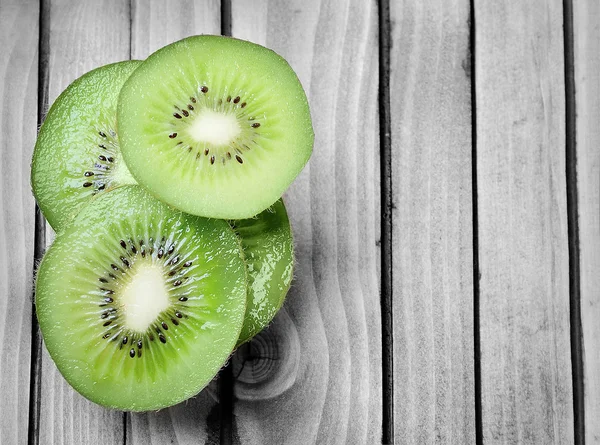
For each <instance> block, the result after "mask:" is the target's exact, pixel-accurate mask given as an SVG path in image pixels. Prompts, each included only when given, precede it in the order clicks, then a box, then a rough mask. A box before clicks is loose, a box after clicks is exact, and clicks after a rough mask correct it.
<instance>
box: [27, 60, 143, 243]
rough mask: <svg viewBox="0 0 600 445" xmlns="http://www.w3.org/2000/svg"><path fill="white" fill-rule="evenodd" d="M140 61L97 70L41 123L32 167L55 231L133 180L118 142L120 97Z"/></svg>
mask: <svg viewBox="0 0 600 445" xmlns="http://www.w3.org/2000/svg"><path fill="white" fill-rule="evenodd" d="M140 63H141V62H140V61H137V60H130V61H126V62H119V63H114V64H112V65H106V66H103V67H100V68H97V69H95V70H93V71H90V72H89V73H87V74H85V75H83V76H82V77H80V78H79V79H77V80H75V81H74V82H73V83H72V84H71V85H69V86H68V87H67V89H66V90H65V91H63V93H62V94H61V95H60V96H59V97H58V99H56V101H55V102H54V104H53V105H52V107H51V108H50V111H49V112H48V115H47V116H46V119H45V121H44V124H43V125H42V127H41V129H40V132H39V135H38V139H37V142H36V144H35V150H34V153H33V162H32V166H31V182H32V187H33V193H34V195H35V197H36V199H37V201H38V204H39V206H40V209H41V210H42V213H43V214H44V216H45V217H46V219H47V220H48V222H49V223H50V225H51V226H52V228H54V229H55V230H56V231H59V230H61V229H62V227H63V226H64V225H65V224H66V223H67V222H68V221H70V220H71V219H72V218H73V217H74V216H75V215H76V214H77V213H78V212H79V210H80V209H81V207H82V206H83V204H85V203H86V202H87V201H88V200H89V199H90V198H91V197H92V196H95V195H97V194H102V193H103V192H106V191H108V190H110V189H112V188H115V187H117V186H119V185H123V184H134V183H135V180H134V179H133V177H132V176H131V174H130V173H129V170H128V169H127V167H126V166H125V163H124V162H122V158H121V153H120V149H119V144H118V140H117V134H116V132H117V124H116V118H117V99H118V96H119V91H120V90H121V87H122V86H123V84H124V83H125V80H127V78H128V77H129V76H130V74H131V73H132V72H133V70H135V69H136V68H137V67H138V66H139V64H140Z"/></svg>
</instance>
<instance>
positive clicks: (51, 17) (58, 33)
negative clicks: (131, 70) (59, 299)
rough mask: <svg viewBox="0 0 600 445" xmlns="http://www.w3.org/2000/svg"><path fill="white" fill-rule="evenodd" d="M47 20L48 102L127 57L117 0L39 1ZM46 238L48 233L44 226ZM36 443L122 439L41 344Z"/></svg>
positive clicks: (109, 417) (114, 420) (122, 9)
mask: <svg viewBox="0 0 600 445" xmlns="http://www.w3.org/2000/svg"><path fill="white" fill-rule="evenodd" d="M44 6H45V7H46V8H45V9H44V15H43V17H42V18H43V20H47V21H49V24H48V25H47V26H48V29H49V34H50V41H49V43H48V45H49V46H48V47H49V55H48V56H49V57H48V64H49V65H48V79H49V85H48V96H49V103H50V104H51V103H52V102H53V101H54V99H56V97H57V96H58V95H59V94H60V93H61V92H62V91H63V90H64V88H66V87H67V85H68V84H69V83H71V82H72V81H73V80H75V79H76V78H77V77H79V76H81V75H83V74H84V73H86V72H87V71H89V70H91V69H93V68H96V67H98V66H101V65H104V64H107V63H111V62H117V61H119V60H126V59H129V7H128V4H127V3H124V2H121V1H118V0H103V1H97V2H79V1H76V0H50V1H48V2H46V3H44ZM47 233H48V234H49V236H47V239H48V243H49V242H50V241H51V239H52V238H53V236H52V234H51V229H50V226H47ZM41 373H42V375H41V382H42V383H41V385H42V387H41V406H40V422H39V424H40V429H39V441H40V443H57V444H58V443H60V444H62V443H86V444H87V443H89V444H95V443H98V444H117V443H122V442H123V435H124V425H123V424H124V422H123V414H122V413H121V412H118V411H111V410H107V409H104V408H102V407H100V406H98V405H96V404H94V403H92V402H89V401H88V400H87V399H85V398H83V397H82V396H81V395H79V394H78V393H77V392H76V391H74V390H73V389H72V388H71V387H70V386H69V385H68V384H67V383H66V381H65V380H64V379H63V377H62V376H61V375H60V373H59V372H58V370H57V369H56V366H55V365H54V363H53V362H52V359H51V358H50V356H49V355H48V353H47V351H46V349H45V348H44V349H43V351H42V366H41Z"/></svg>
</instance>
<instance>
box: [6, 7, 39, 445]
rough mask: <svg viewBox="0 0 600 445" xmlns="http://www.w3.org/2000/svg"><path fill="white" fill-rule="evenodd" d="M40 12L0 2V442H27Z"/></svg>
mask: <svg viewBox="0 0 600 445" xmlns="http://www.w3.org/2000/svg"><path fill="white" fill-rule="evenodd" d="M38 17H39V5H38V3H37V2H36V1H31V0H27V1H21V0H14V1H3V2H2V3H0V48H2V57H1V58H0V73H2V75H1V76H0V100H1V106H2V109H1V110H2V111H1V112H0V147H2V149H0V270H2V273H1V274H0V326H2V327H3V328H2V330H0V357H1V360H0V399H1V400H2V415H1V416H0V443H6V444H24V443H27V434H28V427H29V422H28V420H29V389H30V386H29V378H30V368H31V311H32V304H31V296H32V284H33V252H34V221H35V218H34V212H35V206H34V201H33V197H32V195H31V187H30V186H29V165H30V162H31V154H32V151H33V145H34V143H35V135H36V124H37V77H38V53H37V48H38ZM23 30H26V31H27V32H23Z"/></svg>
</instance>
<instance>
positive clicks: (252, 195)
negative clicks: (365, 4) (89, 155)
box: [117, 35, 314, 219]
mask: <svg viewBox="0 0 600 445" xmlns="http://www.w3.org/2000/svg"><path fill="white" fill-rule="evenodd" d="M117 116H118V117H117V119H118V122H119V130H120V131H119V141H120V145H121V150H122V152H123V156H124V158H125V161H126V162H127V166H128V167H129V169H130V170H131V173H132V174H133V176H134V177H135V179H136V180H137V181H138V182H139V183H140V184H142V185H143V186H145V187H147V188H148V189H149V190H150V192H151V193H152V194H153V195H155V196H157V197H158V198H160V199H161V200H163V201H165V202H166V203H168V204H170V205H172V206H174V207H177V208H179V209H181V210H183V211H186V212H188V213H192V214H195V215H202V216H207V217H214V218H224V219H241V218H249V217H251V216H254V215H256V214H258V213H260V212H261V211H262V210H264V209H266V208H267V207H269V206H270V205H272V204H273V203H274V202H275V201H277V199H279V198H280V197H281V195H282V194H283V192H284V191H285V190H286V189H287V187H288V186H289V185H290V184H291V182H292V181H293V180H294V178H295V177H296V176H297V175H298V174H299V172H300V171H301V170H302V168H303V167H304V165H305V164H306V162H307V161H308V158H309V157H310V154H311V152H312V146H313V139H314V135H313V129H312V123H311V118H310V112H309V108H308V102H307V99H306V95H305V93H304V90H303V89H302V86H301V85H300V82H299V81H298V78H297V76H296V74H295V73H294V71H293V70H292V68H291V67H290V66H289V64H288V63H287V62H286V61H285V60H284V59H283V58H282V57H281V56H279V55H277V54H276V53H275V52H273V51H271V50H269V49H266V48H264V47H262V46H260V45H256V44H254V43H250V42H246V41H243V40H237V39H233V38H230V37H220V36H207V35H204V36H194V37H188V38H186V39H183V40H180V41H178V42H175V43H173V44H171V45H168V46H166V47H164V48H162V49H160V50H158V51H157V52H155V53H154V54H152V55H150V56H149V57H148V59H146V60H145V61H144V62H143V63H142V64H141V65H140V67H139V68H138V69H137V70H136V71H135V72H134V73H133V74H132V75H131V77H130V78H129V79H128V80H127V81H126V82H125V85H124V86H123V89H122V90H121V93H120V96H119V104H118V111H117Z"/></svg>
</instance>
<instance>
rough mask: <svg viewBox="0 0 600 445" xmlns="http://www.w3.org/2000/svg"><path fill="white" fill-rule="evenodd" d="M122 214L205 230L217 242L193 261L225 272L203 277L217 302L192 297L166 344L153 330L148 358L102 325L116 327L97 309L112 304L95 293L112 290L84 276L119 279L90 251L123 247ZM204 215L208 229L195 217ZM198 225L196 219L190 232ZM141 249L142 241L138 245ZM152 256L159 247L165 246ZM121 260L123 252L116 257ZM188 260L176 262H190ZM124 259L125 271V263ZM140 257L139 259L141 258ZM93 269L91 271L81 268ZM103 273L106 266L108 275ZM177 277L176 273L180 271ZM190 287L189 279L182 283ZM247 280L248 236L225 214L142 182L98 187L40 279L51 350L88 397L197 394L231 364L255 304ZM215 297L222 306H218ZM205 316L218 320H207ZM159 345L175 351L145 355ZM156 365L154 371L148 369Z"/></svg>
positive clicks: (128, 406) (147, 401)
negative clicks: (189, 204)
mask: <svg viewBox="0 0 600 445" xmlns="http://www.w3.org/2000/svg"><path fill="white" fill-rule="evenodd" d="M122 220H127V221H138V222H139V221H147V220H152V221H154V222H153V223H152V225H150V227H154V229H156V227H176V228H177V232H176V234H179V235H181V236H183V237H192V238H193V239H194V240H195V239H197V238H194V237H195V236H196V235H195V234H196V233H198V234H199V233H203V234H202V235H198V236H200V238H198V239H199V240H202V239H203V240H205V242H207V243H208V242H210V243H212V244H210V246H209V247H207V248H206V249H205V250H200V251H198V252H200V256H199V257H198V259H197V260H194V266H197V267H198V269H197V270H198V271H199V272H202V275H206V274H205V273H204V272H205V271H210V270H212V269H211V268H215V269H214V270H215V271H221V272H223V273H224V275H213V277H214V280H213V279H212V278H210V277H209V278H202V280H207V279H208V280H211V281H210V283H208V284H204V285H202V286H203V287H200V288H199V289H200V291H201V295H203V297H202V299H201V300H196V301H197V302H198V304H201V303H202V302H204V303H202V304H210V305H211V306H210V308H212V309H207V310H204V309H202V312H200V313H199V312H191V311H192V309H193V307H198V306H190V307H189V308H188V309H187V310H188V311H189V312H188V314H189V316H190V317H189V318H186V316H185V315H186V313H185V311H183V310H182V312H184V316H183V318H180V319H177V320H179V321H178V323H179V324H178V325H170V327H169V329H168V330H165V331H164V332H165V335H166V338H167V340H168V341H167V342H166V343H165V344H164V345H163V344H161V343H159V342H158V339H156V338H155V341H154V344H155V345H156V348H158V349H152V347H153V344H151V343H150V342H149V341H148V339H147V338H146V337H144V340H143V341H144V343H143V348H142V349H141V350H142V351H145V354H144V355H142V356H141V357H139V358H138V357H135V358H133V357H132V358H130V356H129V355H128V351H129V349H128V347H126V348H124V349H123V350H121V348H119V347H118V346H119V345H120V343H119V341H118V340H119V338H117V341H113V339H112V338H107V339H104V337H103V335H102V334H103V332H104V331H105V330H106V329H110V327H109V328H104V327H102V324H101V323H102V322H104V321H105V320H106V319H105V318H102V319H101V318H100V317H99V316H98V315H100V313H101V311H103V310H104V308H99V307H98V304H97V302H96V300H95V299H97V298H104V297H105V296H103V295H100V296H98V293H97V291H87V293H86V291H83V290H80V287H79V284H80V283H82V282H85V283H92V285H95V286H101V287H109V286H111V282H110V280H109V281H108V282H107V284H104V283H105V282H104V281H99V280H98V276H99V275H98V274H97V268H98V267H99V266H98V265H97V262H95V261H94V258H95V255H100V254H97V253H95V252H93V254H92V253H90V250H91V249H95V247H94V246H98V249H99V251H104V252H106V251H107V250H108V251H110V249H113V248H116V249H117V251H118V250H119V239H118V238H119V237H121V238H123V237H125V236H126V235H127V233H126V232H123V231H122V227H129V226H122V225H119V224H120V223H119V221H122ZM115 221H117V223H115ZM138 222H132V223H131V224H130V225H132V224H133V225H135V224H138ZM140 224H142V225H141V226H135V227H146V225H145V224H143V223H140ZM197 224H201V225H202V227H204V228H200V226H196V225H197ZM191 226H194V227H197V228H196V229H194V228H192V229H191V231H188V228H189V227H191ZM132 227H133V226H132ZM140 230H143V229H140ZM148 230H150V229H148ZM198 231H200V232H198ZM149 233H152V232H149ZM137 235H140V236H141V237H146V238H145V239H146V240H147V239H148V237H147V233H146V235H143V232H141V234H138V233H135V234H133V235H132V236H133V237H135V238H137ZM177 236H178V235H174V238H173V239H174V240H177V239H179V238H177ZM192 238H190V239H192ZM211 240H212V241H211ZM111 246H112V247H111ZM127 248H128V249H129V250H130V253H129V255H130V256H129V257H127V258H132V255H133V254H132V253H131V246H129V244H128V246H127ZM194 249H197V248H196V247H195V248H194ZM166 250H167V249H165V251H166ZM201 252H206V253H205V254H202V253H201ZM139 253H140V245H139V244H138V247H137V252H136V254H139ZM146 254H147V255H150V251H149V250H147V251H146ZM153 255H154V256H156V255H157V251H156V249H155V250H154V253H153ZM164 255H165V257H164V259H163V262H164V261H166V260H165V259H166V258H167V257H166V255H167V254H166V253H165V254H164ZM144 258H145V259H146V260H149V258H147V257H144ZM159 258H160V257H159ZM203 258H204V259H203ZM211 258H212V259H211ZM152 259H156V258H155V257H152ZM117 260H118V256H117V259H116V260H115V261H117ZM138 260H139V257H138ZM121 261H122V259H121ZM140 261H141V260H140ZM182 261H183V260H182ZM182 261H181V262H182ZM181 262H180V263H177V265H176V266H175V267H180V266H181V267H185V266H183V265H182V264H181ZM118 264H119V265H120V268H121V269H123V270H125V267H124V266H123V264H122V263H118ZM132 264H133V266H132V267H134V266H135V262H134V263H132ZM165 264H166V263H165ZM105 266H106V265H105ZM194 266H192V267H194ZM127 267H129V266H127ZM86 271H92V273H91V274H90V275H85V276H82V275H80V274H81V273H86ZM108 273H113V274H115V275H116V276H118V277H120V276H121V275H120V273H122V272H120V271H119V272H116V271H114V270H113V269H111V268H108ZM207 273H208V272H207ZM103 276H106V275H100V277H103ZM175 278H176V276H175V277H173V278H172V279H175ZM196 278H198V277H197V276H196ZM196 278H193V279H192V281H193V280H194V279H196ZM198 279H200V278H198ZM201 282H204V283H206V281H201ZM94 283H95V284H94ZM175 286H177V285H175ZM207 286H210V287H207ZM183 287H184V284H182V285H181V286H179V287H177V288H176V289H181V288H183ZM246 288H247V282H246V268H245V264H244V261H243V253H242V251H241V247H240V243H239V240H238V239H237V237H236V236H235V234H234V233H233V231H232V230H231V228H230V227H229V226H228V224H227V223H226V222H225V221H220V220H207V219H204V218H198V217H194V216H191V215H186V214H183V213H181V212H178V211H175V210H173V209H171V208H169V207H168V206H166V205H165V204H163V203H160V202H159V201H157V200H155V199H154V198H152V197H151V196H150V195H149V194H147V193H146V192H145V191H144V190H142V189H141V188H140V187H139V186H123V187H120V188H118V189H115V190H113V191H111V192H109V193H106V194H103V195H102V196H99V197H98V198H97V199H95V200H94V205H88V206H86V207H85V208H84V209H83V210H82V211H81V212H80V213H79V214H78V215H77V216H76V217H75V218H74V219H73V220H72V221H71V222H69V223H68V224H67V225H66V227H65V228H64V230H63V231H62V232H61V233H59V234H58V236H57V238H56V240H55V242H54V243H53V245H52V246H51V247H50V249H48V251H47V253H46V255H45V256H44V258H43V260H42V262H41V265H40V267H39V272H38V276H37V281H36V305H37V316H38V321H39V325H40V329H41V332H42V336H43V338H44V342H45V344H46V347H47V349H48V352H49V353H50V356H51V357H52V359H53V360H54V362H55V363H56V365H57V367H58V369H59V371H60V372H61V374H62V375H63V376H64V377H65V378H66V380H67V381H68V382H69V384H70V385H72V386H73V388H74V389H76V390H77V391H78V392H80V393H81V394H82V395H83V396H84V397H86V398H88V399H89V400H91V401H93V402H95V403H98V404H100V405H103V406H106V407H109V408H115V409H120V410H126V411H148V410H156V409H161V408H164V407H167V406H171V405H174V404H176V403H179V402H181V401H183V400H185V399H187V398H189V397H191V396H193V395H195V394H197V393H198V392H199V391H200V390H201V389H202V388H203V387H204V386H205V385H206V384H208V382H209V381H210V380H211V379H212V378H213V377H214V376H215V375H216V373H217V372H218V371H219V369H220V368H221V367H222V366H223V364H224V363H225V361H226V360H227V359H228V357H229V355H230V354H231V352H232V350H233V348H234V346H235V343H236V341H237V339H238V338H239V333H240V329H241V326H242V323H243V317H244V313H245V307H246ZM86 289H87V287H86ZM173 289H175V288H173ZM110 297H111V299H112V298H114V300H115V301H116V302H118V298H119V293H118V292H115V294H110ZM173 301H174V302H175V303H177V302H178V301H180V300H178V299H177V296H176V295H175V296H174V299H173ZM194 301H195V300H194V298H193V297H192V296H190V298H189V300H186V302H185V303H182V304H190V305H191V304H195V303H194ZM177 304H178V303H177ZM215 305H216V306H218V307H220V308H222V310H221V309H219V310H217V309H216V306H215ZM200 307H203V306H202V305H201V306H200ZM80 308H83V310H82V309H80ZM90 314H91V315H90ZM198 317H200V318H198ZM108 319H109V320H110V318H108ZM90 320H91V321H92V322H93V323H92V322H90ZM186 320H187V321H186ZM198 320H200V321H198ZM205 320H206V321H208V322H210V323H211V324H212V323H215V324H216V325H217V326H218V327H212V326H208V327H207V328H205V327H202V323H204V321H205ZM166 321H167V322H169V320H166ZM169 323H170V322H169ZM186 323H187V324H186ZM199 323H200V324H199ZM90 333H91V334H92V335H90ZM154 335H156V333H155V334H154ZM190 339H191V340H190ZM188 340H189V343H188ZM161 342H162V340H161ZM170 345H173V346H172V347H171V346H170ZM166 347H171V349H166ZM160 348H163V350H162V351H167V352H162V354H167V355H162V356H161V357H168V360H160V361H159V360H156V361H150V362H143V360H147V359H148V357H155V356H157V354H158V356H160V354H161V349H160ZM157 350H158V353H157V352H156V351H157ZM186 350H187V351H188V352H185V351H186ZM150 351H154V352H152V353H150ZM180 351H183V352H181V353H180ZM119 354H120V355H119ZM149 363H150V364H149ZM153 364H154V365H153ZM140 366H141V368H140ZM149 369H150V370H153V371H152V372H151V373H149V374H147V372H148V370H149Z"/></svg>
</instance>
